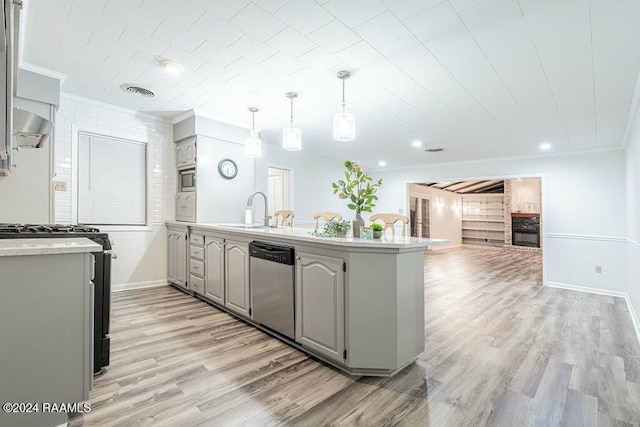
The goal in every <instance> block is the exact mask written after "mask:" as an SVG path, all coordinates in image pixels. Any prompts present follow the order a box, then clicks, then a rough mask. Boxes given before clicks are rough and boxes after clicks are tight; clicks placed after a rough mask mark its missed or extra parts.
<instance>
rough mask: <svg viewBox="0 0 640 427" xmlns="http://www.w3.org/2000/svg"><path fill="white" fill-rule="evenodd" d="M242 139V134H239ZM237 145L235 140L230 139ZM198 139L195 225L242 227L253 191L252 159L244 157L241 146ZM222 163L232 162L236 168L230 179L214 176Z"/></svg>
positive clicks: (213, 139)
mask: <svg viewBox="0 0 640 427" xmlns="http://www.w3.org/2000/svg"><path fill="white" fill-rule="evenodd" d="M243 136H245V137H246V133H243ZM234 139H236V141H237V138H234ZM236 141H224V140H220V139H216V138H209V137H208V136H203V135H198V140H197V144H198V161H197V175H198V179H197V181H196V186H197V188H198V191H197V201H196V204H197V222H201V223H212V222H217V223H242V222H243V221H244V211H245V209H246V208H247V199H248V198H249V195H250V194H251V192H252V191H253V181H254V179H253V170H254V164H253V163H254V162H253V159H251V158H249V157H247V156H245V154H244V145H240V144H238V143H237V142H236ZM222 159H232V160H233V161H234V162H236V165H237V166H238V174H237V175H236V177H235V178H234V179H226V178H223V177H222V176H221V175H220V173H219V172H218V163H219V162H220V161H221V160H222Z"/></svg>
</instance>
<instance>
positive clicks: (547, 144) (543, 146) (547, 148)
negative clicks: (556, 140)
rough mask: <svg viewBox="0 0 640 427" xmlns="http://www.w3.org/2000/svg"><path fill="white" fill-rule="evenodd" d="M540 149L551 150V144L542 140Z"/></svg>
mask: <svg viewBox="0 0 640 427" xmlns="http://www.w3.org/2000/svg"><path fill="white" fill-rule="evenodd" d="M540 149H541V150H542V151H549V150H551V144H549V143H548V142H543V143H542V144H540Z"/></svg>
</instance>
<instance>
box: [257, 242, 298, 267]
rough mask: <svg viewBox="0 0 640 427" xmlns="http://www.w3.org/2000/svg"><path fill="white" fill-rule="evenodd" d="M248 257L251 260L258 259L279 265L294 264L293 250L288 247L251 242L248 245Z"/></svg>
mask: <svg viewBox="0 0 640 427" xmlns="http://www.w3.org/2000/svg"><path fill="white" fill-rule="evenodd" d="M249 255H250V256H251V257H253V258H260V259H264V260H267V261H272V262H277V263H279V264H286V265H294V264H295V249H294V248H292V247H289V246H279V245H273V244H271V243H267V242H259V241H253V242H251V243H249Z"/></svg>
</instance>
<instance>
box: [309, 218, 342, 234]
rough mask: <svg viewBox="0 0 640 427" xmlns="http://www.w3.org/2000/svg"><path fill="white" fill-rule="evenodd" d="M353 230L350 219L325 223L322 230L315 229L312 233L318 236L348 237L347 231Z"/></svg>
mask: <svg viewBox="0 0 640 427" xmlns="http://www.w3.org/2000/svg"><path fill="white" fill-rule="evenodd" d="M349 230H351V223H350V222H349V221H336V220H335V219H332V220H331V221H329V222H327V223H325V224H324V229H323V230H322V231H314V232H313V233H311V234H312V235H313V236H316V237H346V236H347V232H348V231H349Z"/></svg>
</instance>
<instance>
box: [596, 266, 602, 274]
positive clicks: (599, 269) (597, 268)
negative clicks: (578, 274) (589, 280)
mask: <svg viewBox="0 0 640 427" xmlns="http://www.w3.org/2000/svg"><path fill="white" fill-rule="evenodd" d="M596 273H602V266H601V265H596Z"/></svg>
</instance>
